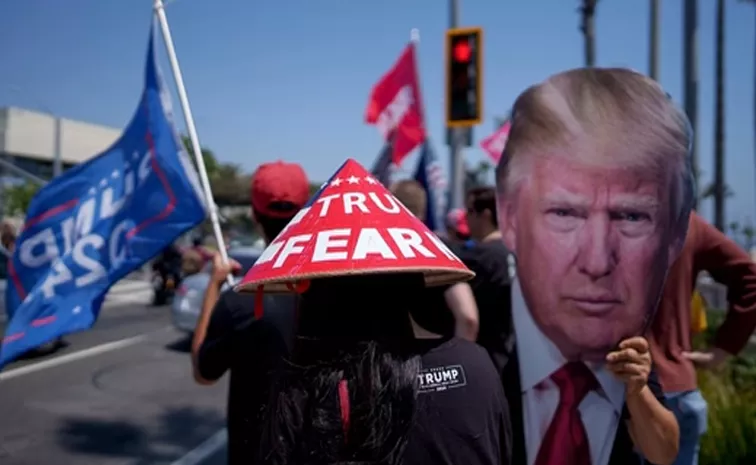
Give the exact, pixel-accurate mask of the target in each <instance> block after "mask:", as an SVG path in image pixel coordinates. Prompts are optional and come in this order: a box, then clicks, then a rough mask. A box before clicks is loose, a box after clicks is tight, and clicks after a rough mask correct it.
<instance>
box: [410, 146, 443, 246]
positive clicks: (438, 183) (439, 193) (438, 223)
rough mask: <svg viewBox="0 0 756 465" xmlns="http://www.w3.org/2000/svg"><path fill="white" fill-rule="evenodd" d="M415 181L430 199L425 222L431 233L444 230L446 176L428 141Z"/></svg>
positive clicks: (419, 162) (421, 153) (418, 163)
mask: <svg viewBox="0 0 756 465" xmlns="http://www.w3.org/2000/svg"><path fill="white" fill-rule="evenodd" d="M415 181H417V182H418V183H420V185H422V186H423V189H425V193H426V194H427V197H428V210H427V212H426V214H425V219H424V220H423V222H424V223H425V225H426V226H427V227H428V229H430V230H431V231H440V230H442V229H443V228H442V226H443V224H444V223H443V221H442V217H443V215H444V211H445V210H446V185H447V183H446V176H445V175H444V171H443V169H442V168H441V165H439V163H438V160H437V159H436V155H435V154H434V153H433V149H432V148H431V145H430V141H428V140H427V139H426V141H425V143H424V144H423V148H422V151H421V152H420V160H419V161H418V162H417V170H416V171H415Z"/></svg>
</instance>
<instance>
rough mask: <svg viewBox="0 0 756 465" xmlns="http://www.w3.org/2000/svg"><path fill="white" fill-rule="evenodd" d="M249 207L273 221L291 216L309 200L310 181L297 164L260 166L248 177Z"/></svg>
mask: <svg viewBox="0 0 756 465" xmlns="http://www.w3.org/2000/svg"><path fill="white" fill-rule="evenodd" d="M250 198H251V202H252V208H254V209H255V211H257V212H259V213H262V214H263V215H266V216H270V217H273V218H288V217H292V216H294V215H295V214H296V213H297V211H299V209H301V208H302V207H303V206H304V205H305V204H306V203H307V200H309V198H310V182H309V181H308V180H307V174H305V172H304V169H302V167H301V166H300V165H299V164H297V163H286V162H283V161H280V160H279V161H276V162H272V163H263V164H262V165H260V166H259V167H258V168H257V171H255V174H253V175H252V189H251V195H250Z"/></svg>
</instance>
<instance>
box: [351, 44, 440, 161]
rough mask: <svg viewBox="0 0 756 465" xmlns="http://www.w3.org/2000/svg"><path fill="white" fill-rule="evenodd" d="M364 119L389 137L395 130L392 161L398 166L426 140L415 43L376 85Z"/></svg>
mask: <svg viewBox="0 0 756 465" xmlns="http://www.w3.org/2000/svg"><path fill="white" fill-rule="evenodd" d="M365 121H366V122H367V123H368V124H373V125H376V126H378V130H379V131H381V134H383V137H384V139H386V140H388V136H389V134H390V133H391V132H392V131H394V130H395V131H396V134H395V136H394V137H395V139H394V158H393V161H394V163H395V164H397V165H399V164H400V163H401V161H402V160H403V159H404V157H406V156H407V154H409V153H410V152H411V151H412V150H413V149H414V148H415V147H417V146H418V145H420V144H421V143H422V142H423V141H424V140H425V119H424V118H423V110H422V98H421V96H420V86H419V84H418V80H417V67H416V64H415V47H414V46H413V45H412V44H409V45H407V48H405V49H404V52H402V56H400V57H399V60H398V61H397V62H396V64H395V65H394V67H393V68H391V70H390V71H389V72H388V73H386V74H385V75H384V76H383V77H382V78H381V80H380V81H378V84H376V85H375V87H373V90H372V92H370V100H369V101H368V106H367V110H366V112H365Z"/></svg>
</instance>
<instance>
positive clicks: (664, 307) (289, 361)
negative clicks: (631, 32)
mask: <svg viewBox="0 0 756 465" xmlns="http://www.w3.org/2000/svg"><path fill="white" fill-rule="evenodd" d="M511 123H512V126H511V131H510V135H509V141H508V143H507V146H506V148H505V150H504V153H503V154H502V158H501V162H500V164H499V166H498V168H497V171H496V186H489V187H478V188H475V189H473V190H471V191H470V192H468V194H467V199H466V208H464V209H457V210H452V211H451V212H449V214H448V215H447V217H446V231H445V234H442V235H441V236H442V238H443V241H444V243H445V245H446V247H448V250H451V251H453V253H454V254H455V258H456V259H458V260H460V261H461V263H463V264H464V266H465V268H466V269H468V270H470V271H471V272H472V273H470V275H471V276H472V278H471V279H469V280H467V279H456V280H451V281H447V282H445V283H443V285H439V286H436V287H426V285H425V283H426V282H429V281H430V278H429V277H431V276H438V273H439V271H438V270H435V269H433V267H432V266H428V267H427V268H426V269H417V267H408V268H407V269H401V267H397V268H395V269H393V270H392V273H387V272H385V271H377V270H371V269H369V268H366V269H359V266H360V265H358V264H353V265H352V266H353V268H352V269H351V271H350V272H349V273H340V272H334V273H333V274H331V275H328V276H317V277H316V278H312V276H306V277H304V278H302V277H301V276H299V275H298V273H300V272H301V271H300V269H301V263H300V264H293V265H287V264H286V263H285V262H284V264H283V266H284V267H287V266H288V268H286V271H287V273H286V274H285V276H286V280H287V286H289V289H290V290H295V292H292V293H291V294H285V295H267V294H264V295H263V291H262V289H263V287H264V286H265V285H268V284H270V280H268V281H266V280H264V279H263V280H260V278H258V277H256V276H257V275H255V274H254V273H253V272H252V271H250V274H249V275H248V278H247V279H246V280H245V281H242V284H241V285H240V286H238V287H237V288H236V289H229V290H226V291H225V292H221V290H222V287H223V284H224V282H225V281H226V279H227V276H228V275H229V273H233V272H234V269H235V267H237V264H235V263H233V262H232V263H224V262H223V261H221V260H220V258H219V257H216V258H215V260H214V271H213V280H212V282H213V285H211V286H210V287H209V288H208V291H207V293H206V295H205V300H204V304H203V309H202V314H201V317H200V319H199V322H198V325H197V330H196V332H195V335H194V340H193V344H192V364H193V370H194V377H195V379H196V380H197V382H198V383H200V384H212V383H215V382H216V381H218V380H219V379H220V378H221V377H222V376H223V375H224V373H226V372H227V371H228V372H230V388H229V397H228V432H229V462H230V463H240V464H241V463H246V464H249V463H270V464H335V463H344V464H346V463H350V464H357V463H360V464H368V463H371V464H400V463H403V464H414V463H417V464H431V463H433V464H459V463H465V464H517V465H520V464H522V465H546V464H551V465H557V464H569V465H606V464H624V463H627V464H631V463H632V464H637V463H641V462H643V461H645V463H653V464H673V463H674V464H680V465H692V464H696V463H697V450H698V442H699V438H700V435H701V434H703V433H704V432H705V429H706V404H705V401H704V400H703V398H702V396H701V394H700V392H698V391H697V390H696V383H695V368H696V367H708V368H711V367H715V366H718V365H720V364H721V363H723V361H725V360H726V359H727V358H728V357H729V356H731V355H734V354H737V353H738V352H739V351H740V350H742V349H743V347H744V346H745V344H746V343H747V340H748V337H749V336H750V335H751V334H752V333H753V331H754V329H755V328H756V292H755V291H756V266H754V263H753V261H751V260H750V258H749V257H748V255H747V254H746V253H745V251H743V250H742V249H741V248H740V247H739V246H738V245H737V244H735V243H734V242H732V241H731V240H730V239H728V238H727V237H726V236H724V235H723V234H721V233H720V232H719V231H717V230H716V229H715V228H713V227H712V226H710V225H709V224H707V223H706V222H705V221H703V220H702V219H701V218H700V217H699V216H698V215H697V214H696V213H695V212H693V213H691V211H692V206H693V203H694V202H693V199H694V195H695V186H694V175H693V171H692V164H691V160H690V144H691V138H692V134H691V133H690V129H689V124H688V122H687V119H686V118H685V116H684V114H682V113H681V112H680V111H679V110H678V109H677V108H676V107H675V105H674V104H673V103H672V102H671V101H670V100H669V98H668V96H667V95H666V93H665V92H664V91H663V90H662V89H661V88H660V87H659V86H658V84H656V83H655V82H654V81H652V80H650V79H648V78H647V77H645V76H642V75H640V74H638V73H635V72H632V71H628V70H624V69H577V70H572V71H568V72H565V73H560V74H558V75H555V76H552V77H551V78H549V79H548V80H546V81H545V82H543V83H540V84H538V85H535V86H533V87H531V88H530V89H528V90H526V91H525V92H524V93H523V94H521V95H520V97H519V98H518V99H517V101H516V103H515V105H514V108H513V112H512V119H511ZM307 187H308V180H307V177H306V175H305V173H304V171H303V170H302V168H301V167H300V166H299V165H296V164H291V163H284V162H276V163H270V164H265V165H262V166H261V167H260V168H259V169H258V171H257V172H256V173H255V174H254V176H253V186H252V195H251V205H252V210H253V213H254V216H255V218H256V219H257V221H258V223H259V225H260V227H261V229H262V232H263V236H264V237H265V240H266V242H267V243H268V244H271V242H272V241H273V240H274V238H276V237H277V236H279V234H282V231H284V229H285V228H286V227H287V224H288V223H289V221H290V220H292V219H294V218H295V216H296V215H297V214H298V212H300V210H301V209H303V208H307V202H308V192H307ZM389 188H390V192H391V193H392V194H393V196H394V197H395V198H396V199H398V200H399V201H400V202H401V203H402V204H403V205H404V206H405V207H406V210H407V212H409V213H411V214H412V215H414V216H415V217H417V218H424V217H425V213H426V209H427V202H428V198H427V196H426V192H425V191H424V189H423V188H422V187H421V186H420V185H419V184H418V183H416V182H415V181H413V180H403V181H399V182H397V183H395V184H393V185H392V186H389ZM352 218H354V219H353V220H352V221H354V223H355V225H357V224H359V222H360V219H359V215H355V216H353V217H352ZM295 221H301V220H298V219H297V220H295ZM419 223H420V222H419V221H418V224H419ZM306 227H307V228H309V229H306V230H305V231H306V232H309V233H313V234H314V233H316V232H318V223H317V221H308V222H307V226H306ZM300 232H301V231H300ZM279 237H280V236H279ZM344 243H346V242H344ZM271 248H272V249H275V250H278V249H280V244H279V245H275V244H273V245H272V246H271ZM275 250H273V251H272V252H271V253H275ZM255 266H257V265H255ZM354 267H357V269H358V271H355V269H354ZM253 270H254V267H253ZM704 270H705V271H708V272H709V273H710V275H711V276H712V277H713V278H714V279H715V280H717V281H719V282H721V283H723V284H725V285H726V286H727V287H728V300H729V303H730V309H729V311H728V312H727V317H726V319H725V322H724V324H723V325H722V327H721V328H719V332H718V336H717V338H716V340H715V345H714V347H712V348H711V349H710V350H708V351H705V352H695V351H693V350H692V347H691V337H690V327H691V312H690V302H691V297H692V295H693V292H694V289H695V283H696V279H697V276H698V273H699V272H701V271H704ZM473 273H474V275H473ZM250 276H251V277H250ZM305 278H307V279H305ZM665 278H666V281H665ZM303 283H304V284H305V285H304V286H302V284H303ZM263 307H264V309H265V312H262V308H263Z"/></svg>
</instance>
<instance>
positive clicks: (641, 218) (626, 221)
mask: <svg viewBox="0 0 756 465" xmlns="http://www.w3.org/2000/svg"><path fill="white" fill-rule="evenodd" d="M610 218H611V219H612V221H614V222H616V223H617V225H618V229H619V230H620V232H622V234H624V235H626V236H628V237H638V236H644V235H646V234H649V233H651V232H652V231H653V230H654V221H653V215H652V214H651V213H648V212H644V211H641V210H619V211H613V212H610Z"/></svg>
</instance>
